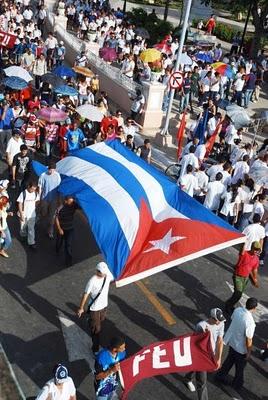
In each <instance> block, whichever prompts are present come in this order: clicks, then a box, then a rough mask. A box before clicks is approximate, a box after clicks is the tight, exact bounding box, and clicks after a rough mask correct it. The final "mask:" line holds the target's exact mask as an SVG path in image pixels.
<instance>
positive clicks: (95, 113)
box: [76, 104, 103, 122]
mask: <svg viewBox="0 0 268 400" xmlns="http://www.w3.org/2000/svg"><path fill="white" fill-rule="evenodd" d="M76 112H77V113H78V114H79V115H81V117H83V118H87V119H89V120H90V121H97V122H100V121H101V120H102V119H103V114H102V112H100V110H99V109H98V108H97V107H95V106H92V105H91V104H84V105H82V106H79V107H77V109H76Z"/></svg>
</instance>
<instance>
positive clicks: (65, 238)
mask: <svg viewBox="0 0 268 400" xmlns="http://www.w3.org/2000/svg"><path fill="white" fill-rule="evenodd" d="M73 234H74V230H73V229H68V230H64V229H63V235H60V234H58V235H57V240H56V252H57V253H59V251H60V249H61V247H62V245H63V243H64V255H65V264H66V267H70V266H71V265H72V262H73V251H72V243H73Z"/></svg>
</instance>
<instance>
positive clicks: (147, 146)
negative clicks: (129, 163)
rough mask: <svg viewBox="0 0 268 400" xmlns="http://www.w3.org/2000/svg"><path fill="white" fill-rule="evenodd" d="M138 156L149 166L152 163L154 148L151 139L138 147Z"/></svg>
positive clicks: (145, 140)
mask: <svg viewBox="0 0 268 400" xmlns="http://www.w3.org/2000/svg"><path fill="white" fill-rule="evenodd" d="M136 154H137V156H139V157H140V158H141V159H142V160H144V161H145V162H147V163H148V164H150V163H151V156H152V148H151V142H150V140H149V139H144V142H143V145H142V146H139V147H138V149H137V153H136Z"/></svg>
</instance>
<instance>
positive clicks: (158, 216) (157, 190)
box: [90, 142, 188, 222]
mask: <svg viewBox="0 0 268 400" xmlns="http://www.w3.org/2000/svg"><path fill="white" fill-rule="evenodd" d="M90 150H92V151H95V152H96V153H98V154H100V155H103V156H106V157H109V158H111V159H112V160H115V161H117V162H119V163H120V164H121V165H123V166H124V167H125V168H127V169H128V170H129V171H130V172H131V173H132V174H133V175H134V177H135V178H136V179H137V180H138V181H139V183H140V184H141V186H142V187H143V189H144V191H145V193H146V195H147V198H148V200H149V204H150V207H151V211H152V215H153V218H154V220H155V221H157V222H161V221H164V220H165V219H166V218H187V219H188V217H186V216H185V215H183V214H181V213H180V212H179V211H177V210H176V209H175V208H173V207H171V206H170V205H169V204H168V202H167V201H166V198H165V195H164V192H163V189H162V186H161V185H160V183H159V182H158V181H157V180H156V179H155V178H154V177H153V176H152V175H150V174H149V173H148V172H147V171H145V169H143V168H142V167H140V166H139V165H137V164H135V163H133V162H131V161H128V160H127V159H126V158H125V157H123V156H122V155H121V154H119V153H118V152H117V151H115V150H113V149H112V148H111V147H109V146H107V145H106V144H105V143H104V142H101V143H97V144H95V145H93V146H90Z"/></svg>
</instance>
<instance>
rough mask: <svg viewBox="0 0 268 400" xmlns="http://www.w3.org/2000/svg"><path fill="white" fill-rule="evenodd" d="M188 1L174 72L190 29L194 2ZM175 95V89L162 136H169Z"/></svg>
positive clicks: (170, 95)
mask: <svg viewBox="0 0 268 400" xmlns="http://www.w3.org/2000/svg"><path fill="white" fill-rule="evenodd" d="M186 1H188V3H187V7H186V12H185V18H184V21H183V26H182V31H181V37H180V44H179V49H178V53H177V58H176V62H175V66H174V72H177V69H178V67H179V65H180V59H181V55H182V50H183V46H184V41H185V36H186V30H187V27H188V20H189V16H190V11H191V5H192V0H186ZM174 94H175V89H170V92H169V101H168V109H167V113H166V118H165V125H164V128H163V130H162V132H161V134H162V135H169V133H168V125H169V118H170V113H171V109H172V103H173V99H174Z"/></svg>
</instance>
